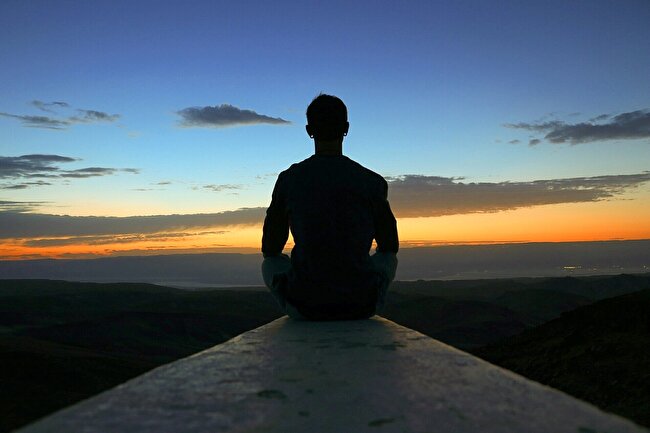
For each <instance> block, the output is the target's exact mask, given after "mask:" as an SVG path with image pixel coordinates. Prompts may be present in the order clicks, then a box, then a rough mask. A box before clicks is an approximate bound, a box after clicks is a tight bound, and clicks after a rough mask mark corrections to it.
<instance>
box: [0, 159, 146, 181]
mask: <svg viewBox="0 0 650 433" xmlns="http://www.w3.org/2000/svg"><path fill="white" fill-rule="evenodd" d="M75 161H79V159H77V158H71V157H68V156H61V155H43V154H32V155H22V156H0V179H12V180H19V179H33V178H49V179H55V178H88V177H97V176H108V175H113V174H116V173H117V172H126V173H131V174H137V173H139V170H138V169H136V168H108V167H86V168H79V169H76V170H63V169H61V167H60V164H64V163H71V162H75ZM42 185H49V183H47V182H44V181H38V182H20V183H16V184H12V185H6V184H5V185H4V187H3V189H24V188H28V187H29V186H42Z"/></svg>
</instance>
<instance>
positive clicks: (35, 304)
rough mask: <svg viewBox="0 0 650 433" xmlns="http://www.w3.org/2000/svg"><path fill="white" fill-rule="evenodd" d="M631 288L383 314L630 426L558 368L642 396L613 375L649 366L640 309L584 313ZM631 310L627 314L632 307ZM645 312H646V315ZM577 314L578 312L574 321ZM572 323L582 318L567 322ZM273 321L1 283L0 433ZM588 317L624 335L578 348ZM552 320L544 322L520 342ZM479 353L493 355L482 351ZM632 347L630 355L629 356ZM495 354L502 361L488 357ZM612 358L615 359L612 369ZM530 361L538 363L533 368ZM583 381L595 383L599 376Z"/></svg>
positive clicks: (153, 298) (602, 282)
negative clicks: (574, 359) (628, 314)
mask: <svg viewBox="0 0 650 433" xmlns="http://www.w3.org/2000/svg"><path fill="white" fill-rule="evenodd" d="M641 289H646V291H645V292H641V293H646V294H647V293H648V290H650V275H620V276H607V277H583V278H522V279H505V280H472V281H415V282H396V283H395V285H394V290H392V291H391V292H390V293H389V299H388V304H387V307H386V310H385V311H384V313H383V314H382V315H383V316H385V317H386V318H388V319H391V320H394V321H396V322H398V323H400V324H402V325H405V326H408V327H411V328H413V329H416V330H418V331H420V332H423V333H425V334H427V335H430V336H432V337H434V338H437V339H439V340H441V341H443V342H446V343H448V344H451V345H454V346H456V347H459V348H462V349H465V350H471V351H473V352H475V353H479V354H481V355H482V356H485V357H486V358H487V359H490V360H494V362H496V363H501V362H503V363H504V364H503V365H504V366H506V368H512V369H514V370H517V369H518V368H519V369H520V371H521V372H522V373H524V374H526V375H528V371H527V370H522V369H521V368H522V365H523V366H527V365H528V364H529V363H530V365H536V366H537V367H535V368H536V369H537V370H539V371H541V372H548V373H549V374H550V375H551V376H549V377H551V378H553V377H554V376H553V375H554V374H555V375H557V376H558V377H559V378H561V379H562V380H563V381H565V382H567V383H569V384H570V385H571V387H569V388H563V387H562V386H561V385H562V384H557V383H555V382H553V383H551V384H552V385H553V386H557V387H558V388H560V389H565V390H567V392H570V393H572V394H574V395H576V396H578V397H581V398H584V399H585V400H588V401H592V402H595V403H596V404H603V407H606V408H607V409H609V410H612V411H615V412H617V413H621V414H623V415H625V416H629V417H632V418H634V419H636V420H637V421H639V419H638V418H635V417H636V416H637V414H638V410H637V411H636V412H635V411H634V410H630V409H629V406H630V405H631V404H635V403H633V401H632V400H630V399H623V400H621V401H623V403H621V404H620V405H618V406H616V405H613V406H611V407H610V406H605V403H607V402H605V403H601V400H603V401H605V400H606V399H605V394H606V395H609V394H607V393H610V391H606V392H605V394H604V395H594V394H593V393H592V390H594V389H595V390H596V391H600V390H602V389H605V388H602V389H601V388H593V384H591V383H590V382H589V381H588V380H587V379H585V378H583V377H582V376H579V374H578V373H581V374H584V373H585V372H586V373H589V374H591V373H593V374H602V373H601V370H598V369H595V368H592V367H590V368H591V369H590V368H586V367H584V366H583V367H584V368H580V369H576V368H573V367H571V366H572V365H573V364H571V363H569V361H568V360H566V362H565V363H564V364H563V363H562V362H560V361H559V360H564V359H565V358H566V357H569V356H572V355H571V354H574V353H578V354H580V353H583V352H584V353H585V358H584V359H585V360H584V362H585V363H586V362H587V361H586V360H588V359H589V356H592V355H593V356H596V355H597V356H598V357H599V358H598V357H597V359H599V360H601V361H602V363H603V365H611V368H612V369H611V370H607V375H608V378H611V379H612V380H611V381H610V382H612V381H614V380H618V381H619V382H617V383H614V382H612V383H609V382H608V385H607V386H610V385H611V387H612V389H615V390H614V391H611V395H613V396H616V395H619V394H621V393H625V394H626V395H630V396H631V395H637V394H638V395H639V396H643V395H645V396H647V395H648V394H650V392H649V389H648V384H647V376H646V379H644V380H646V382H643V380H641V381H640V382H639V383H640V384H641V385H640V387H638V388H637V389H635V390H634V391H630V389H631V388H633V387H634V386H635V384H634V383H633V381H632V379H630V377H631V376H626V373H627V372H626V371H624V370H625V369H626V368H628V366H629V367H630V368H629V369H630V371H637V372H640V371H642V370H641V361H640V360H644V362H646V363H647V361H648V360H647V355H645V356H646V358H643V357H642V355H643V354H641V353H640V351H642V350H643V348H645V347H646V346H647V343H648V341H647V334H648V331H647V313H645V314H646V319H645V320H646V322H643V320H642V319H640V318H638V317H637V319H638V320H637V319H634V320H637V322H638V323H637V322H634V323H635V324H636V325H638V326H640V327H641V328H642V327H643V326H646V328H642V329H645V332H646V337H645V338H646V339H645V340H643V338H644V337H643V335H640V334H638V332H640V331H639V329H641V328H638V329H637V328H636V327H635V326H636V325H634V326H632V324H631V323H632V322H630V323H628V322H626V321H625V320H628V319H620V318H616V316H617V314H620V311H625V310H626V309H629V310H630V311H636V312H638V315H637V316H639V317H641V314H642V312H643V309H642V308H641V306H642V305H646V304H643V302H645V301H643V299H646V298H642V299H641V298H639V299H637V298H634V297H632V298H627V297H625V296H624V297H623V298H622V299H624V301H623V304H621V306H620V308H619V307H616V308H618V309H615V311H618V312H619V313H616V314H614V316H613V317H610V316H609V315H608V314H609V313H608V310H609V309H611V308H613V307H608V306H607V304H605V307H602V306H600V305H601V303H596V304H592V305H586V304H590V303H593V302H595V301H597V300H599V299H602V298H607V297H608V296H615V295H618V294H621V293H629V292H634V291H637V290H641ZM635 295H636V294H635ZM630 296H631V295H630ZM644 296H647V295H644ZM618 299H619V298H614V299H611V300H607V301H601V302H609V301H612V302H614V301H615V300H618ZM637 301H638V302H639V305H638V306H637V307H638V308H637V307H634V302H637ZM641 301H643V302H641ZM616 302H619V301H616ZM585 305H586V306H585ZM612 305H619V304H612ZM592 307H594V308H595V307H597V308H596V310H593V311H594V312H590V311H591V310H585V309H589V308H592ZM575 308H577V310H575V311H573V312H571V313H565V315H564V316H562V317H560V315H561V314H562V313H563V312H567V311H569V310H573V309H575ZM634 308H637V309H636V310H635V309H634ZM645 308H646V309H645V311H646V312H647V311H648V309H647V305H646V306H645ZM583 310H585V311H588V313H579V312H581V311H583ZM619 310H620V311H619ZM612 311H614V310H612ZM573 314H578V315H577V316H575V317H579V318H581V319H580V320H578V319H576V320H577V322H575V323H574V322H571V321H569V322H566V321H565V320H566V318H567V317H574V316H573ZM635 314H636V313H635ZM280 315H281V313H280V311H279V309H278V308H277V307H276V304H275V301H274V300H273V298H272V297H271V295H270V294H268V293H267V292H265V291H253V290H235V289H233V290H224V289H220V290H198V291H187V290H180V289H174V288H169V287H162V286H156V285H151V284H139V283H112V284H97V283H78V282H66V281H52V280H0V386H1V387H2V390H3V392H2V393H0V432H1V431H8V430H10V429H13V428H16V427H18V426H20V425H23V424H25V423H27V422H29V421H32V420H34V419H36V418H39V417H41V416H44V415H46V414H48V413H50V412H52V411H54V410H56V409H59V408H61V407H64V406H67V405H69V404H71V403H74V402H76V401H78V400H80V399H83V398H87V397H89V396H91V395H93V394H96V393H98V392H100V391H102V390H105V389H107V388H110V387H112V386H115V385H117V384H119V383H121V382H124V381H125V380H127V379H129V378H131V377H134V376H136V375H139V374H141V373H143V372H144V371H147V370H149V369H151V368H153V367H155V366H157V365H160V364H163V363H166V362H170V361H173V360H175V359H178V358H180V357H184V356H187V355H190V354H192V353H195V352H197V351H200V350H202V349H205V348H207V347H211V346H213V345H215V344H218V343H221V342H223V341H225V340H227V339H229V338H231V337H234V336H236V335H238V334H240V333H242V332H244V331H247V330H249V329H252V328H255V327H257V326H260V325H262V324H264V323H266V322H269V321H271V320H273V319H275V318H277V317H279V316H280ZM592 316H593V317H594V318H597V319H598V320H601V321H602V320H609V321H610V322H611V324H616V323H622V324H623V325H621V326H622V327H621V328H620V332H619V333H618V334H616V333H613V331H612V332H609V331H607V332H605V334H604V335H606V336H607V338H606V339H605V340H606V344H605V343H603V344H601V343H589V344H591V345H589V344H588V343H586V342H585V341H591V340H589V338H592V337H593V338H595V336H597V335H598V332H599V331H598V330H599V329H600V328H598V327H597V326H604V325H602V324H598V323H597V324H595V325H593V326H595V328H593V329H595V331H594V332H593V333H592V334H593V335H592V334H589V333H588V332H587V333H586V334H585V335H583V334H581V332H582V333H584V332H586V331H578V330H577V329H581V328H578V327H577V326H578V324H580V323H583V322H584V323H587V324H588V323H590V322H589V320H590V318H591V317H592ZM634 317H636V316H634ZM551 319H555V320H552V321H551V322H549V323H548V324H546V325H542V326H541V327H539V328H535V329H533V330H529V331H526V329H530V328H531V326H533V325H537V324H539V323H541V322H543V321H546V320H551ZM629 320H632V318H629ZM581 321H582V322H581ZM556 322H557V324H556V325H553V324H554V323H556ZM626 323H627V325H625V324H626ZM644 323H645V325H644ZM551 325H552V326H556V327H557V329H554V328H553V330H552V331H549V332H548V338H549V341H546V340H544V339H543V338H542V337H543V336H544V335H546V334H539V335H542V337H537V335H538V334H535V333H534V332H537V330H539V329H542V330H545V329H547V328H545V327H546V326H551ZM572 326H573V327H572ZM589 326H592V325H589ZM589 329H591V328H589ZM568 330H569V331H568ZM522 332H523V334H522ZM531 332H532V334H530V333H531ZM544 332H546V331H544ZM563 332H573V334H569V336H571V335H573V337H571V338H569V337H567V338H566V339H565V340H562V344H561V345H559V346H557V347H555V346H552V344H551V343H553V340H552V337H553V336H554V335H563V334H562V333H563ZM517 334H521V335H522V337H521V338H524V336H528V337H525V338H528V339H529V340H526V339H524V340H521V341H523V342H528V343H526V344H524V343H517V344H520V345H519V346H516V347H517V349H516V350H518V351H519V350H520V351H521V353H522V357H523V358H521V365H519V364H517V365H513V366H512V367H510V366H509V365H507V364H505V362H506V361H507V360H508V359H510V358H512V359H515V360H519V359H520V358H517V357H515V356H514V354H513V353H512V352H508V351H507V350H509V349H508V347H510V346H500V345H498V342H499V340H501V341H505V342H511V341H520V340H510V339H509V337H512V338H515V337H513V336H516V335H517ZM533 337H534V338H533ZM610 337H611V338H610ZM615 337H616V338H615ZM537 338H542V339H540V340H537ZM598 341H600V340H598ZM490 343H493V344H495V345H493V346H488V348H485V349H482V348H481V346H485V345H486V344H490ZM637 343H638V346H636V348H634V347H632V345H633V344H637ZM504 344H506V343H504ZM508 344H510V343H508ZM513 344H514V343H513ZM617 344H618V346H616V345H617ZM644 345H645V346H644ZM610 346H611V347H610ZM513 347H514V346H513ZM539 347H541V348H548V350H550V351H551V352H549V353H551V354H553V356H550V355H548V356H546V358H545V357H544V353H537V352H534V350H537V349H536V348H539ZM495 348H496V349H495ZM617 348H618V350H617V351H616V352H611V351H612V350H614V349H617ZM539 350H542V349H539ZM495 351H496V352H495ZM499 351H500V352H499ZM576 351H577V352H576ZM499 353H502V354H503V356H501V355H499V356H497V355H498V354H499ZM529 353H531V355H528V354H529ZM611 353H616V354H617V355H616V356H618V358H615V357H612V356H613V355H611ZM494 354H496V355H494ZM590 354H591V355H590ZM493 355H494V356H493ZM588 355H589V356H588ZM619 355H620V356H619ZM490 356H493V358H490ZM526 356H529V358H526ZM536 357H537V358H539V360H540V361H539V362H538V363H537V364H534V363H533V360H534V359H537V358H536ZM566 359H570V358H566ZM579 359H582V358H579ZM601 361H599V362H601ZM563 362H564V361H563ZM581 362H582V361H581ZM576 365H582V364H576ZM564 367H566V368H564ZM563 368H564V369H563ZM537 370H535V369H534V371H532V373H531V377H533V378H536V376H534V374H536V373H537ZM578 370H580V371H578ZM585 377H587V378H589V377H591V378H592V379H591V380H592V381H601V382H602V381H603V379H602V378H599V376H593V377H592V376H589V375H587V376H585ZM594 377H595V378H594ZM546 378H547V377H546V376H543V378H542V379H546ZM617 378H618V379H617ZM624 378H627V379H624ZM542 379H537V380H542ZM549 380H550V379H549ZM607 380H609V379H607ZM617 387H618V388H617ZM574 388H575V390H574ZM607 389H608V390H609V388H607ZM581 390H582V391H583V392H580V391H581ZM585 390H586V392H585ZM603 392H604V391H603ZM617 393H618V394H617ZM607 401H609V400H607ZM634 401H636V400H634ZM628 403H629V404H628ZM639 422H641V421H639Z"/></svg>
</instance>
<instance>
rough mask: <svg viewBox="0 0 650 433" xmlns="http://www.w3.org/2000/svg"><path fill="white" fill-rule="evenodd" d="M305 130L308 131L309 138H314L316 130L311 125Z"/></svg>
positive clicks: (306, 126)
mask: <svg viewBox="0 0 650 433" xmlns="http://www.w3.org/2000/svg"><path fill="white" fill-rule="evenodd" d="M305 130H306V131H307V135H309V138H314V130H313V129H312V127H311V126H310V125H305Z"/></svg>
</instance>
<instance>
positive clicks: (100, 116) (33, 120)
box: [0, 99, 120, 130]
mask: <svg viewBox="0 0 650 433" xmlns="http://www.w3.org/2000/svg"><path fill="white" fill-rule="evenodd" d="M30 105H32V106H34V107H36V108H38V109H39V110H41V111H45V112H47V113H52V114H57V112H56V111H54V110H53V109H52V108H51V107H57V108H68V107H70V105H69V104H68V103H67V102H62V101H54V102H43V101H39V100H37V99H35V100H33V101H31V102H30ZM76 112H77V115H75V116H68V117H64V118H55V117H50V116H41V115H38V116H36V115H22V114H13V113H5V112H0V116H2V117H8V118H11V119H17V120H19V121H20V122H21V123H22V124H23V126H26V127H29V128H44V129H58V130H61V129H67V128H69V127H70V126H72V125H75V124H89V123H100V122H115V121H117V120H118V119H119V118H120V115H119V114H108V113H105V112H103V111H97V110H84V109H77V110H76Z"/></svg>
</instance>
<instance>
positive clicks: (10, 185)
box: [0, 180, 52, 189]
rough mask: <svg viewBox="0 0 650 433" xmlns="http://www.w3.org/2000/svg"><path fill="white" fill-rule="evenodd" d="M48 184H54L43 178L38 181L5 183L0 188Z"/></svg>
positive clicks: (23, 187)
mask: <svg viewBox="0 0 650 433" xmlns="http://www.w3.org/2000/svg"><path fill="white" fill-rule="evenodd" d="M46 185H52V184H51V183H49V182H44V181H42V180H38V181H36V182H23V183H15V184H4V185H2V186H0V189H27V188H30V187H32V186H46Z"/></svg>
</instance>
